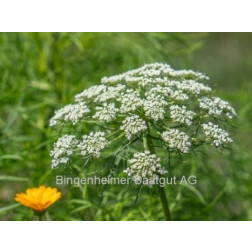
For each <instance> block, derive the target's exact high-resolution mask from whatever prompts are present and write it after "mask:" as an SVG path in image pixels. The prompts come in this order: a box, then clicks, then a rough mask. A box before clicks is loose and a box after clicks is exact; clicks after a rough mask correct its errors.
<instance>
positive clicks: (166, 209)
mask: <svg viewBox="0 0 252 252" xmlns="http://www.w3.org/2000/svg"><path fill="white" fill-rule="evenodd" d="M158 191H159V195H160V199H161V202H162V206H163V209H164V214H165V219H166V220H167V221H171V214H170V210H169V204H168V200H167V197H166V193H165V189H164V187H161V186H160V185H159V186H158Z"/></svg>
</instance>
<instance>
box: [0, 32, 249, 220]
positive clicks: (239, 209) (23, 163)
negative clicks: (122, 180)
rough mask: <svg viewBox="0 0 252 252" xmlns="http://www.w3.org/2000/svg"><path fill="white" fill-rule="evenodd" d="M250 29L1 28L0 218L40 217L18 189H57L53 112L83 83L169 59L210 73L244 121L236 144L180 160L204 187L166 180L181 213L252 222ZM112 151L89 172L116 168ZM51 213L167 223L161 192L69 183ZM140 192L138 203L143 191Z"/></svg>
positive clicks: (176, 214)
mask: <svg viewBox="0 0 252 252" xmlns="http://www.w3.org/2000/svg"><path fill="white" fill-rule="evenodd" d="M251 44H252V34H247V33H239V34H237V33H210V34H203V33H187V34H181V33H2V34H0V171H1V173H0V219H1V220H32V219H34V220H35V219H36V217H34V216H33V213H32V211H31V210H30V209H28V208H25V207H22V206H19V205H18V204H16V203H15V202H14V196H15V194H16V193H17V192H20V191H24V190H25V189H26V188H27V187H32V186H38V185H41V184H45V185H50V186H55V175H56V174H61V173H63V172H66V173H67V174H70V175H72V174H73V171H63V170H60V171H59V170H58V171H52V170H51V168H50V157H49V151H50V148H51V146H52V143H53V141H54V140H55V138H56V137H57V136H56V134H55V132H52V130H51V129H50V128H49V127H48V122H49V119H50V117H51V116H52V115H53V113H54V110H55V109H58V108H60V107H62V106H63V105H65V104H67V103H70V102H72V101H73V96H74V95H75V94H76V93H79V92H81V91H82V90H83V89H84V88H86V87H88V86H90V85H93V84H98V83H99V82H100V79H101V78H102V77H103V76H109V75H112V74H117V73H120V72H124V71H126V70H129V69H132V68H137V67H140V66H141V65H143V64H144V63H151V62H165V63H169V64H171V66H172V67H173V68H175V69H182V68H187V69H193V70H199V71H202V72H205V73H206V74H207V75H208V76H210V78H211V80H210V82H209V84H210V85H212V86H214V87H216V90H217V91H216V95H217V96H220V97H222V98H223V99H227V100H229V101H230V102H231V103H232V105H233V106H234V107H235V108H236V109H237V111H238V114H239V119H238V120H237V123H236V125H235V127H234V128H233V129H232V136H233V137H234V139H235V143H234V144H233V149H232V151H230V152H225V153H224V154H222V153H220V152H218V151H216V150H214V149H211V150H210V152H208V153H207V155H206V154H202V155H199V156H197V157H195V158H194V159H192V160H191V161H187V162H182V163H180V164H179V165H177V166H173V168H172V170H171V171H170V174H172V175H173V174H174V175H178V176H179V175H181V174H182V173H183V174H195V175H196V176H197V179H198V183H197V185H196V186H181V185H176V186H168V187H166V191H167V194H168V196H169V200H170V205H171V212H172V218H173V220H252V177H251V172H252V99H251V97H252V49H251ZM111 158H113V157H108V158H107V159H106V160H105V161H104V162H101V161H100V162H98V163H95V164H94V165H92V166H90V167H89V169H87V170H84V171H83V175H90V174H95V175H97V176H99V175H102V174H103V175H104V174H109V171H110V168H111V167H110V164H111V163H110V162H111ZM59 189H60V190H61V191H62V192H63V197H62V199H61V200H59V201H58V202H57V203H56V204H55V205H54V206H52V207H51V208H50V209H49V211H48V213H47V215H46V218H47V219H48V220H50V219H51V220H163V212H162V207H161V204H160V200H159V197H158V193H157V191H156V190H155V189H148V188H143V189H142V190H141V192H139V188H138V187H136V186H133V185H131V186H129V187H123V186H109V187H102V186H88V187H86V186H84V187H79V188H77V187H73V186H72V187H71V186H61V187H59ZM138 194H139V197H138V200H137V202H136V204H135V199H136V196H137V195H138Z"/></svg>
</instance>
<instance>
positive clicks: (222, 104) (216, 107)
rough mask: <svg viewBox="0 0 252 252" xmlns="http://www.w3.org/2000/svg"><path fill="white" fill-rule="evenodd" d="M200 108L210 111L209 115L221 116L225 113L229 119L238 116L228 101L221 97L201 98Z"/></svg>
mask: <svg viewBox="0 0 252 252" xmlns="http://www.w3.org/2000/svg"><path fill="white" fill-rule="evenodd" d="M199 102H200V103H199V106H200V108H202V109H204V110H206V111H208V114H209V115H221V114H222V113H224V114H225V115H226V116H227V117H228V118H229V119H232V118H234V117H236V116H237V114H236V112H235V110H234V108H233V107H231V106H230V104H229V103H228V102H227V101H223V100H222V99H220V98H219V97H212V98H208V97H202V98H199Z"/></svg>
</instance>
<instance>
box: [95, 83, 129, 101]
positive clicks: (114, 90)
mask: <svg viewBox="0 0 252 252" xmlns="http://www.w3.org/2000/svg"><path fill="white" fill-rule="evenodd" d="M124 89H125V85H121V84H119V85H117V86H115V87H107V88H106V89H103V90H102V92H100V94H98V95H97V96H96V98H95V99H94V101H95V102H106V101H108V100H111V99H115V98H117V97H118V96H120V93H121V91H122V90H124Z"/></svg>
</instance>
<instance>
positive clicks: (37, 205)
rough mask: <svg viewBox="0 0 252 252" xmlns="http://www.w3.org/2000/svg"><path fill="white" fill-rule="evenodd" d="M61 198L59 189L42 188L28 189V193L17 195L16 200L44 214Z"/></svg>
mask: <svg viewBox="0 0 252 252" xmlns="http://www.w3.org/2000/svg"><path fill="white" fill-rule="evenodd" d="M60 197H61V192H58V190H57V188H51V187H45V186H40V187H37V188H28V189H27V190H26V193H17V194H16V197H15V200H16V201H17V202H19V203H21V204H23V205H24V206H27V207H30V208H31V209H33V210H34V211H35V212H38V213H43V212H44V211H46V209H47V208H48V207H49V206H50V205H52V204H53V203H54V202H55V201H57V200H58V199H59V198H60Z"/></svg>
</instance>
